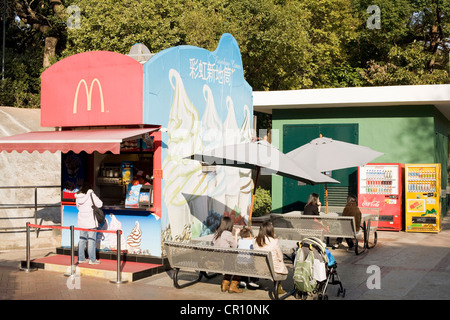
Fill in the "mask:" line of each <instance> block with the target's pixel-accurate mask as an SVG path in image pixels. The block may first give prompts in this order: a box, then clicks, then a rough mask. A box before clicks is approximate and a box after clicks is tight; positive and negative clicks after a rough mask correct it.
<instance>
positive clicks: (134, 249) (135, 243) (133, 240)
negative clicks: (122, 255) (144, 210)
mask: <svg viewBox="0 0 450 320" xmlns="http://www.w3.org/2000/svg"><path fill="white" fill-rule="evenodd" d="M141 237H142V231H141V229H140V228H139V222H138V221H136V224H135V226H134V228H133V230H131V233H130V234H129V235H128V237H127V249H128V252H130V253H140V251H141Z"/></svg>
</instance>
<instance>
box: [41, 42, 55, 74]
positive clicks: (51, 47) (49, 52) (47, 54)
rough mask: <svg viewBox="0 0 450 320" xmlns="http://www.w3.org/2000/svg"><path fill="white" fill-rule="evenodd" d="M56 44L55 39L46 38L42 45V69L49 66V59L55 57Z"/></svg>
mask: <svg viewBox="0 0 450 320" xmlns="http://www.w3.org/2000/svg"><path fill="white" fill-rule="evenodd" d="M57 44H58V38H57V37H46V38H45V44H44V60H43V67H44V68H48V67H50V66H51V58H54V57H55V56H56V45H57Z"/></svg>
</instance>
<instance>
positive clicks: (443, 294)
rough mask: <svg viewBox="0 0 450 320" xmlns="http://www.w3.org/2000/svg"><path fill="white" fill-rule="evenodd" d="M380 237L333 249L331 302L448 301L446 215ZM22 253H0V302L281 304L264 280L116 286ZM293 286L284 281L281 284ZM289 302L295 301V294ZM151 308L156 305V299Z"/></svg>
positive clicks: (178, 309) (162, 278)
mask: <svg viewBox="0 0 450 320" xmlns="http://www.w3.org/2000/svg"><path fill="white" fill-rule="evenodd" d="M378 239H379V240H378V244H377V246H376V247H375V248H373V249H370V250H369V251H368V252H367V253H363V254H362V255H359V256H356V255H355V254H354V253H352V252H347V251H346V250H345V248H342V249H338V250H334V251H332V252H333V255H334V256H335V258H336V261H337V262H338V269H337V271H338V274H339V275H340V277H341V280H342V282H343V284H344V287H345V288H346V296H345V298H342V297H337V296H336V292H337V286H329V287H328V291H327V293H328V297H329V300H341V301H353V300H384V301H392V300H417V301H422V302H420V303H424V302H423V300H449V299H450V215H447V217H446V218H445V219H444V222H443V230H442V232H441V233H439V234H430V233H405V232H388V231H379V232H378ZM53 251H54V250H51V249H36V250H34V251H32V259H33V258H37V257H43V256H45V255H46V254H50V253H51V252H53ZM24 256H25V253H24V252H23V251H5V252H0V300H79V299H86V300H92V299H97V300H98V299H101V300H116V299H119V300H158V301H160V302H162V303H163V305H166V306H167V303H166V304H164V301H161V300H166V301H169V300H178V302H174V304H172V303H171V304H170V305H171V306H172V305H173V306H174V308H169V309H170V310H168V311H171V312H174V314H179V313H182V312H183V311H184V310H185V309H183V308H184V307H187V306H188V305H189V306H190V307H191V308H192V306H194V305H195V306H198V305H199V303H202V302H200V301H197V302H196V300H215V302H214V306H216V308H218V306H222V307H223V308H224V307H225V305H224V303H226V304H229V303H244V302H243V301H244V300H249V301H250V300H252V305H255V303H256V305H257V306H260V305H262V306H267V305H269V307H270V308H280V303H276V304H274V305H272V302H270V301H269V300H270V299H269V294H268V291H267V286H268V283H267V282H262V284H263V285H264V286H266V289H260V290H257V291H249V290H245V291H244V293H242V294H229V293H222V292H220V290H219V283H220V280H221V279H220V277H217V278H215V279H212V280H207V281H204V282H202V283H198V284H196V285H194V286H191V287H188V288H185V289H181V290H179V289H175V288H174V287H173V285H172V281H171V278H170V276H171V274H170V272H167V273H162V274H159V275H156V276H152V277H149V278H146V279H142V280H139V281H136V282H133V283H126V284H120V285H117V284H113V283H110V282H109V281H108V280H106V279H99V278H93V277H89V276H82V277H78V278H73V279H72V278H67V277H65V276H64V275H63V274H59V273H55V272H50V271H44V270H38V271H35V272H24V271H19V269H18V263H19V261H20V260H24V258H25V257H24ZM291 285H292V283H291V282H289V281H288V282H286V283H285V284H284V287H285V288H289V287H290V286H291ZM183 300H184V301H183ZM287 300H289V301H294V302H295V301H296V302H295V304H296V305H297V304H298V303H299V301H298V300H296V299H295V298H293V297H290V298H288V299H287ZM233 301H234V302H233ZM239 301H241V302H239ZM289 301H283V302H281V303H285V304H284V305H283V306H292V303H294V302H289ZM203 303H205V302H203ZM247 303H248V302H247ZM305 303H307V302H305ZM333 303H339V302H333ZM156 305H159V303H156ZM147 306H148V305H147ZM150 306H155V302H153V304H150ZM223 308H222V309H223ZM283 308H284V307H283ZM199 310H200V311H202V310H201V309H195V310H194V309H192V312H194V311H197V312H200V311H199ZM227 310H228V311H230V310H231V309H227ZM236 310H237V309H236ZM186 311H187V310H186ZM204 311H205V312H206V309H205V310H204ZM237 311H238V310H237ZM241 311H243V310H241ZM272 311H273V310H272ZM221 312H222V313H224V312H225V310H221Z"/></svg>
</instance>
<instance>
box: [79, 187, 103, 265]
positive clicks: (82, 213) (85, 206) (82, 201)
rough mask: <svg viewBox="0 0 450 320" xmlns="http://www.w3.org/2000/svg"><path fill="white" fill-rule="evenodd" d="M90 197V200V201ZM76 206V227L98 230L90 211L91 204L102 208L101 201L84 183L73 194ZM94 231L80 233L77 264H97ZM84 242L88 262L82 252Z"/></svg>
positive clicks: (91, 210) (92, 213) (92, 212)
mask: <svg viewBox="0 0 450 320" xmlns="http://www.w3.org/2000/svg"><path fill="white" fill-rule="evenodd" d="M91 195H92V199H91ZM75 200H76V205H77V209H78V223H77V224H78V227H79V228H83V229H91V230H96V229H97V228H98V222H97V220H96V219H95V217H94V210H93V209H92V204H93V203H92V202H94V204H95V205H96V206H97V207H98V208H100V207H102V206H103V202H102V200H100V199H99V197H97V195H96V194H95V193H94V191H93V190H92V189H91V186H90V185H89V184H87V183H85V184H84V185H83V186H82V187H81V189H80V191H78V192H77V193H76V194H75ZM96 237H97V236H96V232H95V231H80V240H79V242H78V264H80V263H88V262H89V264H99V263H100V261H99V260H97V259H96V256H95V253H96V252H95V242H96V241H95V240H96ZM86 242H87V247H88V256H89V260H87V259H86V258H85V253H84V250H85V248H86Z"/></svg>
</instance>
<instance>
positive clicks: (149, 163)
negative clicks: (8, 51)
mask: <svg viewBox="0 0 450 320" xmlns="http://www.w3.org/2000/svg"><path fill="white" fill-rule="evenodd" d="M252 122H253V103H252V88H251V87H250V86H249V85H248V83H247V82H246V81H245V79H244V73H243V64H242V59H241V55H240V51H239V46H238V44H237V42H236V40H235V39H234V37H233V36H232V35H230V34H224V35H222V37H221V39H220V41H219V43H218V46H217V48H216V50H214V51H208V50H206V49H203V48H198V47H194V46H178V47H173V48H169V49H165V50H163V51H161V52H158V53H157V54H155V55H154V56H152V57H151V58H150V60H148V61H147V62H145V63H141V62H139V61H137V60H135V59H133V58H132V57H131V56H127V55H123V54H120V53H116V52H108V51H91V52H84V53H79V54H75V55H73V56H69V57H67V58H64V59H62V60H60V61H58V62H56V63H55V64H53V65H52V66H50V67H49V68H48V69H46V70H45V71H44V72H43V73H42V75H41V126H42V127H54V128H55V130H53V131H39V132H29V133H26V134H21V135H16V136H11V137H4V138H0V151H7V152H11V151H14V150H15V151H18V152H22V151H28V152H33V151H38V152H44V151H50V152H61V155H62V156H61V173H62V174H61V179H62V181H61V186H62V190H61V215H62V216H61V224H62V225H63V226H71V225H74V226H77V214H78V210H77V208H76V205H75V193H76V192H77V191H78V190H79V188H80V186H81V185H82V184H83V183H84V182H86V181H88V182H90V183H91V184H92V186H93V189H94V191H95V192H96V194H97V195H98V196H99V197H100V199H101V200H102V201H103V211H104V212H105V214H106V222H105V223H104V224H103V225H102V226H101V228H102V229H108V230H119V229H120V230H122V231H123V239H122V241H121V243H122V247H121V250H126V251H127V252H128V253H130V254H136V255H146V256H153V257H163V256H164V255H165V254H164V252H163V242H164V241H165V240H180V241H183V240H189V239H192V238H195V237H199V236H203V235H207V234H211V233H213V232H214V231H215V229H216V228H217V226H218V224H219V222H220V219H221V217H222V216H229V217H231V218H232V219H233V220H235V222H236V223H239V221H242V220H245V219H246V217H248V213H249V207H250V203H251V191H252V190H251V189H252V183H251V171H250V170H247V169H238V168H232V167H218V168H217V170H214V171H211V170H206V171H205V170H203V167H202V164H201V163H200V162H199V161H195V160H191V159H188V156H190V155H191V154H193V153H195V152H198V151H201V150H202V149H203V148H214V147H217V146H220V145H224V144H227V143H230V142H231V140H232V141H233V142H238V141H239V142H248V141H251V140H252V138H253V130H252V129H253V125H252ZM225 132H226V133H227V135H226V137H225V135H224V133H225ZM138 172H145V176H144V177H147V181H143V182H141V181H139V182H136V180H138V177H137V176H138ZM141 175H142V174H141ZM100 235H101V236H100ZM75 237H76V238H78V233H77V232H75ZM116 240H117V239H116V234H115V233H102V234H100V233H99V236H98V239H97V247H98V248H99V249H100V250H104V251H111V250H112V251H114V250H117V245H116V244H117V241H116ZM61 246H62V247H70V232H69V230H63V232H62V238H61Z"/></svg>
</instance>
